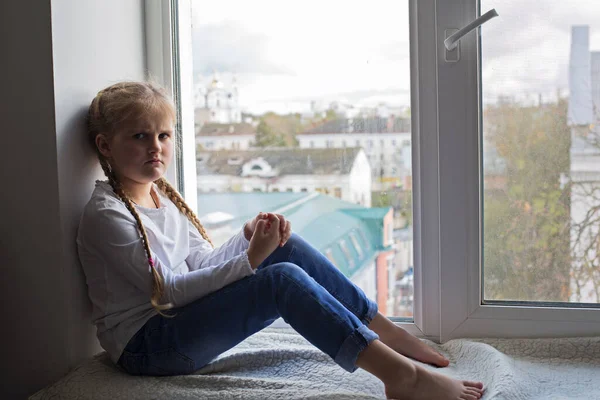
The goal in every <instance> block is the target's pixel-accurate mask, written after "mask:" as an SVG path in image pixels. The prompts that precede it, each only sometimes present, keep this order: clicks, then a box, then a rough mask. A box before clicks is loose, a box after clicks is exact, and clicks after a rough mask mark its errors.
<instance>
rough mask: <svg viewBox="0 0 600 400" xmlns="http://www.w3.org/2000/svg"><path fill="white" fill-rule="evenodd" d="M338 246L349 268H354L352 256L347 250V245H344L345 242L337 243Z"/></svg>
mask: <svg viewBox="0 0 600 400" xmlns="http://www.w3.org/2000/svg"><path fill="white" fill-rule="evenodd" d="M338 244H339V246H340V249H342V253H344V257H345V258H346V262H347V263H348V266H349V267H354V257H352V254H351V253H350V249H348V245H347V244H346V241H345V240H343V239H342V240H340V241H339V243H338Z"/></svg>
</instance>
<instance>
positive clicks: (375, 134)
mask: <svg viewBox="0 0 600 400" xmlns="http://www.w3.org/2000/svg"><path fill="white" fill-rule="evenodd" d="M296 138H297V139H298V141H299V143H300V147H301V148H308V149H313V148H316V149H322V148H347V147H363V148H364V149H365V153H366V155H367V158H368V159H369V163H370V164H371V174H372V178H373V187H372V189H373V190H385V189H387V188H391V187H403V188H405V189H407V190H408V189H410V188H411V187H412V171H411V166H412V164H411V163H412V161H411V159H412V157H411V154H412V153H411V133H410V119H408V118H395V117H394V116H390V117H388V118H382V117H372V118H358V119H351V118H341V119H335V120H332V121H328V122H326V123H324V124H322V125H319V126H315V127H314V128H311V129H308V130H306V131H304V132H302V133H301V134H298V135H296Z"/></svg>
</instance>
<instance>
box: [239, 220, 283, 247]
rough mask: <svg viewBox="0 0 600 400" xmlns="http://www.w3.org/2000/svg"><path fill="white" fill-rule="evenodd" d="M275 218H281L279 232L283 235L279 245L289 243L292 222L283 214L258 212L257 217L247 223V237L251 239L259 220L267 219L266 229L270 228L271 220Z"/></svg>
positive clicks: (245, 231)
mask: <svg viewBox="0 0 600 400" xmlns="http://www.w3.org/2000/svg"><path fill="white" fill-rule="evenodd" d="M275 218H276V219H278V220H279V234H280V235H281V242H280V243H279V246H280V247H283V246H284V245H285V244H286V243H287V241H288V239H289V238H290V236H292V224H291V222H290V221H288V220H286V219H285V217H284V216H283V215H281V214H274V213H263V212H260V213H258V215H257V216H256V217H254V218H253V219H252V220H251V221H250V222H248V223H247V224H246V228H245V230H244V234H245V236H246V239H248V240H250V239H251V238H252V235H254V232H255V231H256V224H257V223H258V221H260V220H265V221H267V225H266V229H269V228H270V226H271V222H272V221H273V219H275Z"/></svg>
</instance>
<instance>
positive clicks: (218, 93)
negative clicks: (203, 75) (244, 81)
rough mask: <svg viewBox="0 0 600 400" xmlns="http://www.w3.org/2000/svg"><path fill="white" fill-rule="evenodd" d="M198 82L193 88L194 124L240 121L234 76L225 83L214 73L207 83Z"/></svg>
mask: <svg viewBox="0 0 600 400" xmlns="http://www.w3.org/2000/svg"><path fill="white" fill-rule="evenodd" d="M198 80H200V83H198V84H197V85H196V87H195V90H194V105H195V117H196V125H197V126H201V125H202V124H204V123H206V122H214V123H220V124H231V123H240V122H242V110H241V109H240V105H239V93H238V88H237V82H236V79H235V77H232V79H231V82H230V83H228V84H227V83H225V82H224V80H223V79H220V78H219V77H218V76H217V74H214V76H213V77H212V79H210V80H209V82H208V83H204V82H202V80H201V79H198Z"/></svg>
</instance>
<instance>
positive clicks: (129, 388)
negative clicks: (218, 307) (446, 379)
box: [31, 328, 600, 400]
mask: <svg viewBox="0 0 600 400" xmlns="http://www.w3.org/2000/svg"><path fill="white" fill-rule="evenodd" d="M425 342H426V343H428V344H430V345H432V346H433V347H434V348H435V349H437V350H439V351H441V352H442V353H443V354H444V355H446V356H447V357H448V358H449V359H450V361H451V364H450V366H449V367H447V368H439V369H436V371H437V372H439V373H442V374H445V375H448V376H451V377H453V378H461V379H470V380H479V381H482V382H483V383H484V385H485V387H486V394H485V395H484V397H483V399H484V400H521V399H528V400H529V399H530V400H559V399H560V400H564V399H581V400H598V399H600V389H599V384H598V382H599V380H600V338H570V339H481V340H465V339H456V340H451V341H449V342H447V343H445V344H443V345H435V344H433V343H431V342H429V341H425ZM427 368H429V369H434V368H433V367H429V366H427ZM56 398H59V399H67V400H68V399H89V400H96V399H111V400H120V399H125V400H137V399H140V400H142V399H143V400H146V399H203V400H211V399H245V400H246V399H248V400H250V399H256V400H271V399H286V400H292V399H336V400H337V399H339V400H343V399H348V400H350V399H382V398H384V391H383V385H382V384H381V383H380V382H379V380H377V379H376V378H375V377H373V376H372V375H369V374H368V373H367V372H365V371H363V370H361V369H359V370H357V371H356V372H354V373H352V374H351V373H348V372H346V371H344V370H343V369H342V368H340V367H339V366H338V365H337V364H335V363H334V362H333V361H332V360H331V358H329V357H328V356H327V355H325V354H324V353H323V352H321V351H319V350H318V349H316V348H315V347H314V346H312V345H311V344H310V343H309V342H307V341H306V340H305V339H303V338H302V337H301V336H300V335H298V334H296V333H295V332H294V331H293V330H291V329H288V328H285V329H281V328H267V329H265V330H263V331H261V332H259V333H257V334H255V335H253V336H251V337H249V338H248V339H246V340H245V341H244V342H242V343H240V344H239V345H238V346H236V347H235V348H233V349H231V350H230V351H228V352H226V353H224V354H222V355H221V356H220V357H218V358H217V359H216V360H215V361H213V362H212V363H211V364H209V365H207V366H206V367H204V368H202V369H201V370H199V371H197V372H196V374H194V375H185V376H172V377H140V376H131V375H128V374H126V373H125V372H123V371H121V370H120V369H118V367H116V366H115V365H114V364H113V363H111V362H110V360H109V359H108V357H107V355H106V354H105V353H102V354H100V355H97V356H95V357H94V358H93V359H90V360H88V361H86V362H84V363H82V364H81V365H80V366H78V367H77V368H75V369H74V370H73V371H71V372H70V373H69V374H68V375H67V376H65V377H64V378H63V379H61V380H60V381H58V382H56V383H55V384H54V385H51V386H49V387H48V388H46V389H43V390H41V391H39V392H38V393H36V394H35V395H33V396H32V397H31V399H32V400H45V399H56Z"/></svg>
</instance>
